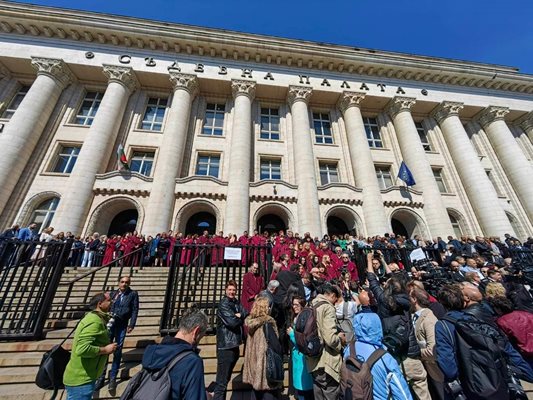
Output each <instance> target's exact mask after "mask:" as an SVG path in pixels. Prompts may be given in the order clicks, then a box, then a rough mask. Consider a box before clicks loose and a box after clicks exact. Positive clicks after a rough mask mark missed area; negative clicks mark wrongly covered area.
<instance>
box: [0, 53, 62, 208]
mask: <svg viewBox="0 0 533 400" xmlns="http://www.w3.org/2000/svg"><path fill="white" fill-rule="evenodd" d="M31 65H32V66H33V67H34V68H35V69H36V70H37V78H36V79H35V81H34V82H33V84H32V85H31V88H30V90H29V91H28V93H27V94H26V96H25V97H24V100H22V103H20V106H19V108H18V109H17V111H16V112H15V114H14V115H13V117H12V118H11V119H10V120H9V122H8V123H7V124H6V126H5V128H4V132H3V133H2V134H0V149H2V150H1V154H2V155H1V157H0V188H1V190H0V212H2V211H3V210H4V208H5V206H6V203H7V201H8V199H9V197H10V196H11V193H12V192H13V189H14V188H15V186H16V184H17V182H18V180H19V178H20V176H21V174H22V172H23V170H24V168H25V167H26V164H27V163H28V161H29V159H30V157H31V155H32V154H33V151H34V149H35V146H36V145H37V142H38V141H39V138H40V137H41V134H42V133H43V130H44V127H45V125H46V123H47V122H48V119H49V118H50V115H52V112H53V111H54V108H55V106H56V104H57V101H58V99H59V96H60V95H61V92H62V91H63V89H64V88H65V87H66V86H67V85H68V84H69V83H70V81H71V80H72V79H73V75H72V73H71V72H70V70H69V68H68V67H67V65H66V64H65V62H64V61H63V60H58V59H51V58H37V57H32V60H31Z"/></svg>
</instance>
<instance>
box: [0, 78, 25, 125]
mask: <svg viewBox="0 0 533 400" xmlns="http://www.w3.org/2000/svg"><path fill="white" fill-rule="evenodd" d="M28 90H30V87H29V86H22V87H21V88H20V89H19V91H18V92H17V93H16V94H15V96H13V98H12V99H11V101H10V102H9V105H8V106H7V108H6V109H5V111H4V112H3V113H2V118H5V119H11V117H12V116H13V114H15V111H17V109H18V108H19V106H20V103H22V100H24V97H25V96H26V94H27V93H28Z"/></svg>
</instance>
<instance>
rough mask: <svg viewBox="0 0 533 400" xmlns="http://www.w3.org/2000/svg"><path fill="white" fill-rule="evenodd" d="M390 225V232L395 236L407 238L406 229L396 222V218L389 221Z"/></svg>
mask: <svg viewBox="0 0 533 400" xmlns="http://www.w3.org/2000/svg"><path fill="white" fill-rule="evenodd" d="M391 225H392V232H393V233H394V234H395V235H401V236H405V237H407V238H408V237H409V234H408V233H407V228H406V227H405V226H403V224H402V223H401V222H400V221H398V220H397V219H396V218H392V219H391Z"/></svg>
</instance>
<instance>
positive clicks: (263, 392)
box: [242, 297, 282, 400]
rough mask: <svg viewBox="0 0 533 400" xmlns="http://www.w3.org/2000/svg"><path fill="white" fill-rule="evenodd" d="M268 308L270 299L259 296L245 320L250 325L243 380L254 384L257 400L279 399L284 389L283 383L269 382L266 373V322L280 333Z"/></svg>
mask: <svg viewBox="0 0 533 400" xmlns="http://www.w3.org/2000/svg"><path fill="white" fill-rule="evenodd" d="M268 310H269V307H268V299H267V298H265V297H259V298H257V300H256V301H255V302H254V305H253V307H252V311H251V313H250V315H249V316H248V317H247V318H246V320H245V321H244V323H245V325H246V326H247V327H248V339H247V340H246V353H245V355H244V367H243V371H242V377H243V382H245V383H248V384H250V385H252V387H253V389H254V394H255V398H256V399H257V400H271V399H279V398H280V395H281V389H282V384H275V383H270V382H268V380H267V375H266V362H267V358H266V352H267V342H266V338H265V333H264V328H263V327H264V326H265V324H270V325H271V327H272V328H273V329H274V332H275V333H276V336H277V335H278V329H277V327H276V322H275V321H274V319H273V318H272V317H271V316H270V315H268Z"/></svg>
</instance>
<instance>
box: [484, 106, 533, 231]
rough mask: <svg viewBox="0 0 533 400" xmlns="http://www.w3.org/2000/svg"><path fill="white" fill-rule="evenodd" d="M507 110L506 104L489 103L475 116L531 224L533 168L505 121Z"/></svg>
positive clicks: (532, 211)
mask: <svg viewBox="0 0 533 400" xmlns="http://www.w3.org/2000/svg"><path fill="white" fill-rule="evenodd" d="M508 113H509V109H508V108H507V107H495V106H489V107H487V108H485V109H484V110H483V111H481V112H480V113H479V114H478V115H477V116H476V120H477V121H478V122H479V124H480V125H481V126H482V127H483V130H484V131H485V133H486V134H487V137H488V138H489V141H490V143H491V145H492V148H493V149H494V151H495V153H496V155H497V156H498V160H499V161H500V163H501V164H502V166H503V169H504V170H505V173H506V175H507V177H508V178H509V181H511V185H512V186H513V188H514V190H515V192H516V194H517V196H518V198H519V199H520V202H521V203H522V207H524V210H526V213H527V215H528V217H529V220H530V221H531V222H532V223H533V201H532V199H533V167H531V164H530V163H529V161H528V159H527V158H526V156H525V154H524V153H523V151H522V149H521V148H520V146H519V144H518V143H517V141H516V139H515V137H514V136H513V134H512V132H511V130H510V129H509V127H508V126H507V123H506V122H505V120H504V118H505V116H506V115H507V114H508Z"/></svg>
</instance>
